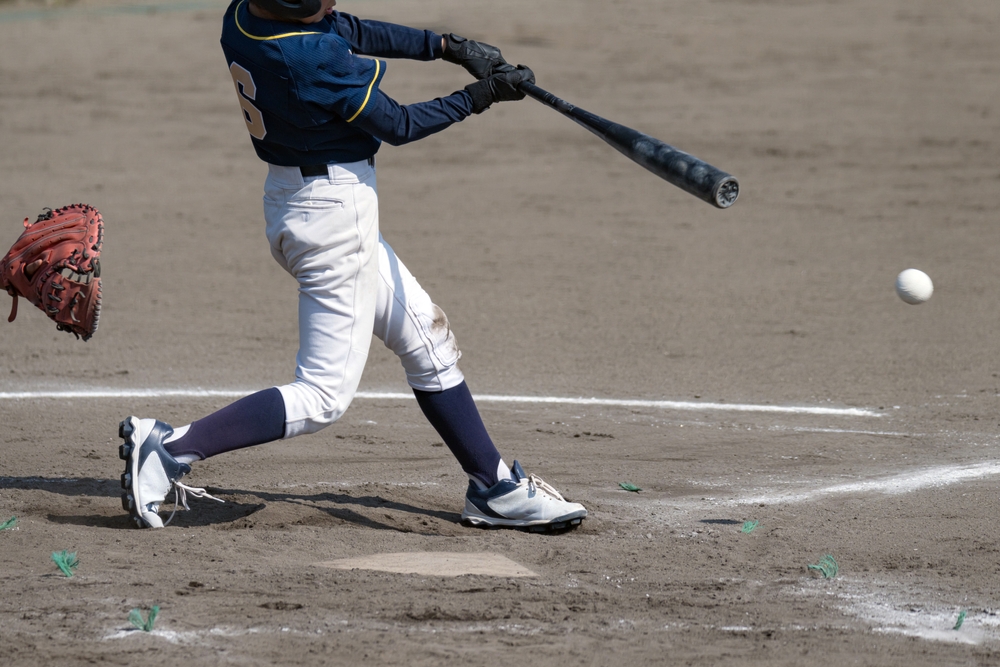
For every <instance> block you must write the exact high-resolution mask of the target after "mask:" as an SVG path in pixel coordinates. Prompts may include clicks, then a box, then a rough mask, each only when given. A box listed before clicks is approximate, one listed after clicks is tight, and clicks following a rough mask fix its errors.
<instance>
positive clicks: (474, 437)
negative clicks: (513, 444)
mask: <svg viewBox="0 0 1000 667" xmlns="http://www.w3.org/2000/svg"><path fill="white" fill-rule="evenodd" d="M379 241H380V249H379V279H380V281H379V293H378V300H377V310H376V316H375V329H374V332H375V335H376V336H378V338H379V339H381V340H382V341H383V342H384V343H385V345H386V347H388V348H389V349H390V350H392V351H393V352H394V353H395V354H396V355H397V356H398V357H399V359H400V362H401V363H402V365H403V369H404V371H405V372H406V379H407V382H408V383H409V384H410V387H411V388H412V389H413V393H414V394H415V395H416V397H417V402H418V404H419V405H420V409H421V410H422V411H423V413H424V415H425V416H426V417H427V419H428V421H430V423H431V425H432V426H433V427H434V428H435V430H437V432H438V434H440V435H441V438H442V439H443V440H444V441H445V444H447V445H448V448H449V449H450V450H451V451H452V453H453V454H454V455H455V458H456V459H458V461H459V464H460V465H461V466H462V469H463V470H464V471H465V472H466V474H467V475H468V476H469V480H470V481H469V488H468V490H467V492H466V502H465V511H464V512H463V513H462V518H463V519H464V520H466V521H467V522H470V523H473V524H478V525H488V526H510V527H538V528H542V529H545V528H559V527H564V526H567V525H572V524H576V523H579V522H580V520H581V519H582V518H583V517H585V516H586V515H587V510H586V509H584V507H583V506H582V505H579V504H577V503H569V502H566V500H565V499H564V498H563V497H562V496H561V495H559V493H558V492H557V491H556V490H555V489H553V488H552V487H551V486H549V485H548V484H545V483H544V482H542V481H541V480H540V479H539V478H537V477H535V476H533V475H532V476H528V475H525V474H524V471H523V470H522V469H521V466H520V465H519V464H518V462H517V461H514V464H513V468H514V469H513V470H510V469H509V468H508V467H507V465H506V464H505V463H504V462H503V460H502V459H501V457H500V453H499V452H498V451H497V449H496V447H495V446H494V444H493V441H492V440H491V439H490V436H489V434H488V433H487V431H486V427H485V426H484V425H483V421H482V418H481V417H480V415H479V410H478V409H477V408H476V403H475V401H474V400H473V398H472V394H471V393H470V391H469V388H468V386H467V385H466V383H465V378H464V376H463V374H462V371H461V370H459V368H458V360H459V358H460V357H461V352H460V351H459V349H458V344H457V342H456V340H455V335H454V334H453V333H452V331H451V326H450V324H449V322H448V317H447V316H446V315H445V313H444V311H443V310H442V309H441V308H439V307H438V306H436V305H435V304H434V303H433V302H432V301H431V298H430V296H428V294H427V292H425V291H424V289H423V288H422V287H421V286H420V284H419V283H418V282H417V280H416V279H415V278H414V277H413V275H412V274H410V272H409V271H408V270H407V268H406V266H405V265H403V263H402V262H401V261H400V260H399V258H398V257H397V256H396V254H395V252H393V250H392V248H391V247H390V246H389V245H388V244H387V243H386V242H385V240H384V239H382V238H381V236H380V237H379Z"/></svg>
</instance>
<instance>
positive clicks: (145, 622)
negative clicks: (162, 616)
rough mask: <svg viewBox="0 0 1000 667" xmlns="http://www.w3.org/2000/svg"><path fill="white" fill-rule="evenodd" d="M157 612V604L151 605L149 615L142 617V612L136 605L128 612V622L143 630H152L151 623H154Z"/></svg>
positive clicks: (158, 609)
mask: <svg viewBox="0 0 1000 667" xmlns="http://www.w3.org/2000/svg"><path fill="white" fill-rule="evenodd" d="M159 613H160V607H159V605H153V608H152V609H150V610H149V615H148V616H147V617H146V618H145V619H143V618H142V612H141V611H140V610H139V608H138V607H136V608H135V609H133V610H132V611H130V612H129V613H128V622H129V623H131V624H132V625H134V626H135V627H136V628H138V629H139V630H142V631H143V632H152V630H153V625H154V624H155V623H156V615H157V614H159Z"/></svg>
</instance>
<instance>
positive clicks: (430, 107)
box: [353, 65, 535, 146]
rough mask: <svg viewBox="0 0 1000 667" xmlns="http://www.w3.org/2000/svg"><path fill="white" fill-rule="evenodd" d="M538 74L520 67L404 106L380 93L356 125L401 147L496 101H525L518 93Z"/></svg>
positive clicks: (481, 110) (355, 121) (521, 94)
mask: <svg viewBox="0 0 1000 667" xmlns="http://www.w3.org/2000/svg"><path fill="white" fill-rule="evenodd" d="M534 81H535V75H534V74H533V73H532V71H531V70H530V69H528V68H527V67H524V66H521V65H519V66H518V67H517V68H511V69H510V70H508V71H506V72H502V73H499V74H495V75H493V76H491V77H488V78H486V79H483V80H482V81H476V82H475V83H470V84H469V85H468V86H466V87H465V89H464V90H459V91H456V92H454V93H452V94H451V95H448V96H447V97H439V98H437V99H433V100H429V101H427V102H419V103H417V104H407V105H401V104H398V103H396V101H395V100H393V99H392V98H391V97H389V96H388V95H386V94H385V93H383V92H382V91H378V93H377V94H376V95H375V99H374V100H373V101H372V108H371V109H370V110H368V111H367V113H365V114H363V115H361V116H359V117H358V118H357V119H356V120H354V121H353V124H354V125H356V126H357V127H359V128H360V129H362V130H364V131H365V132H368V133H369V134H371V135H373V136H375V137H377V138H378V139H381V140H382V141H384V142H385V143H387V144H389V145H390V146H400V145H402V144H407V143H410V142H411V141H416V140H418V139H423V138H424V137H427V136H430V135H432V134H434V133H436V132H440V131H441V130H443V129H445V128H446V127H448V126H449V125H452V124H454V123H457V122H459V121H460V120H463V119H465V118H468V117H469V116H470V115H471V114H474V113H482V112H483V111H485V110H486V109H488V108H489V107H490V105H492V104H493V103H495V102H506V101H513V100H521V99H524V93H522V92H521V91H520V90H518V85H519V84H521V83H523V82H528V83H534Z"/></svg>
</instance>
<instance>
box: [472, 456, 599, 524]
mask: <svg viewBox="0 0 1000 667" xmlns="http://www.w3.org/2000/svg"><path fill="white" fill-rule="evenodd" d="M511 475H512V476H513V479H502V480H500V481H499V482H497V483H496V484H494V485H493V486H491V487H490V488H488V489H486V490H481V489H479V487H478V486H476V484H475V483H474V482H469V490H468V491H467V492H466V493H465V510H463V512H462V522H463V523H465V524H467V525H471V526H478V527H483V528H518V529H521V530H528V531H532V532H546V531H554V530H564V529H567V528H572V527H573V526H577V525H579V524H580V522H581V521H583V519H584V518H585V517H586V516H587V509H586V508H585V507H584V506H583V505H581V504H580V503H571V502H567V500H566V499H565V498H563V497H562V495H560V493H559V492H558V491H556V490H555V489H554V488H552V487H551V486H549V485H548V484H546V483H545V482H544V481H542V479H541V478H539V477H537V476H536V475H525V474H524V470H523V469H522V468H521V464H520V463H518V462H517V461H514V465H513V467H512V468H511Z"/></svg>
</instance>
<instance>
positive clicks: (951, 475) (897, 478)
mask: <svg viewBox="0 0 1000 667" xmlns="http://www.w3.org/2000/svg"><path fill="white" fill-rule="evenodd" d="M996 475H1000V463H997V462H995V461H984V462H982V463H975V464H972V465H951V466H940V467H937V468H925V469H923V470H919V471H915V472H914V471H911V472H904V473H899V474H897V475H893V476H892V477H884V478H882V479H873V480H868V481H864V482H851V483H848V484H835V485H833V486H826V487H821V488H818V489H811V490H809V491H800V492H798V493H795V492H791V493H780V492H779V493H773V494H769V495H761V496H754V497H749V498H738V499H736V500H732V501H726V502H724V503H723V504H726V505H757V504H760V503H764V504H766V505H777V504H781V503H803V502H809V501H813V500H819V499H820V498H824V497H827V496H838V495H847V494H863V493H881V494H884V495H898V494H903V493H912V492H913V491H921V490H923V489H929V488H936V487H942V486H951V485H952V484H958V483H961V482H966V481H970V480H975V479H981V478H984V477H993V476H996Z"/></svg>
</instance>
